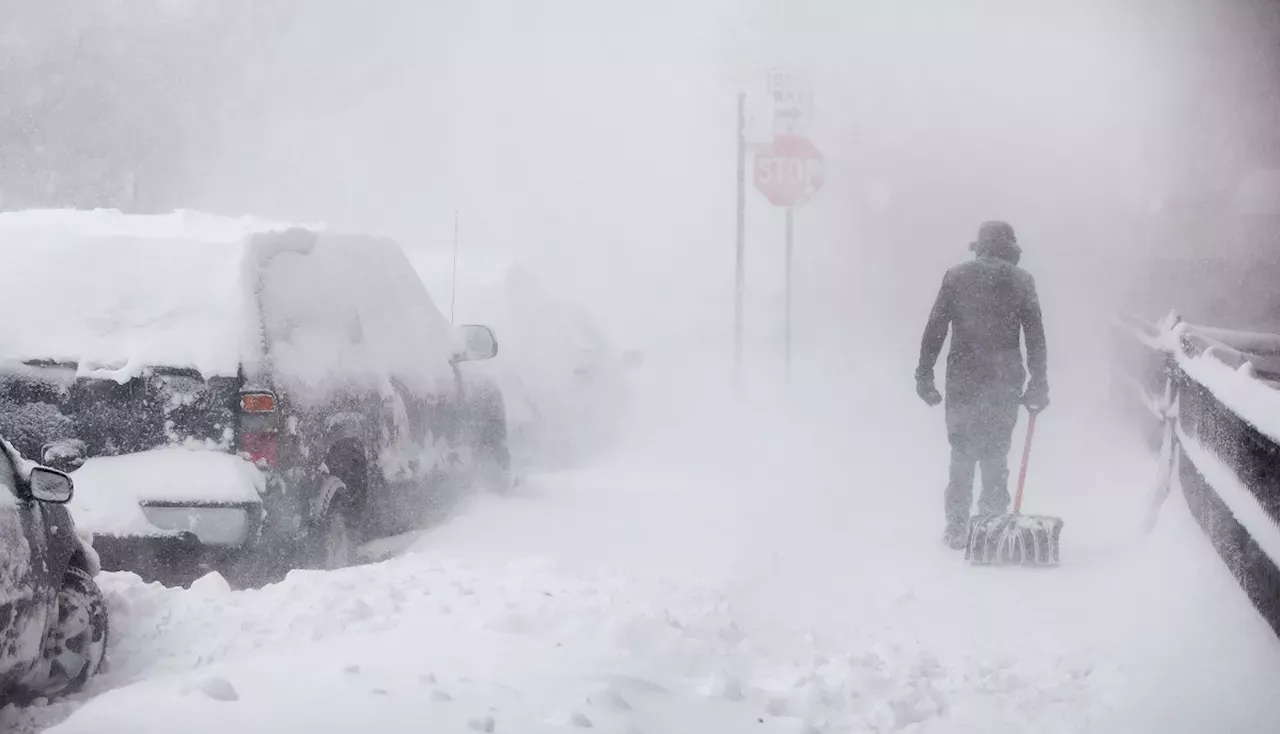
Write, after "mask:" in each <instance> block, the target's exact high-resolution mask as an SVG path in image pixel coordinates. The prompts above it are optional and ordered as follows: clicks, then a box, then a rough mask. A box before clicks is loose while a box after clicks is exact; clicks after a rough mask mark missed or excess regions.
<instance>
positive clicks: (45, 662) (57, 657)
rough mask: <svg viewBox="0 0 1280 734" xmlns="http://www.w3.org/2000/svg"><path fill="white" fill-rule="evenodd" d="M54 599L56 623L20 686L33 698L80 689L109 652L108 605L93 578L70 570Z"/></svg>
mask: <svg viewBox="0 0 1280 734" xmlns="http://www.w3.org/2000/svg"><path fill="white" fill-rule="evenodd" d="M55 598H56V603H55V606H56V610H55V613H56V615H57V616H56V621H55V623H54V625H53V626H52V627H50V629H49V631H48V632H47V633H46V634H45V639H44V644H43V645H42V648H41V654H40V660H39V662H37V663H36V665H35V667H33V668H32V669H31V671H30V672H28V673H27V675H26V676H25V677H24V678H23V680H22V683H21V685H20V687H21V688H22V689H23V690H25V691H26V692H28V693H29V694H30V695H33V696H44V697H46V698H53V697H55V696H61V695H64V694H68V693H73V692H75V691H78V690H80V689H81V688H83V687H84V685H85V683H87V682H88V681H89V679H90V678H91V677H92V676H93V675H94V674H95V673H97V672H98V670H99V668H101V667H102V661H103V659H104V658H105V657H106V653H107V636H108V631H109V623H108V619H107V603H106V600H104V599H103V598H102V591H101V590H100V589H99V588H98V585H97V584H96V583H94V581H93V577H92V576H90V575H89V574H88V573H86V572H85V571H84V570H83V569H80V568H76V567H75V566H72V567H71V568H68V569H67V572H66V575H64V576H63V577H62V588H61V589H60V590H59V591H58V594H57V597H55Z"/></svg>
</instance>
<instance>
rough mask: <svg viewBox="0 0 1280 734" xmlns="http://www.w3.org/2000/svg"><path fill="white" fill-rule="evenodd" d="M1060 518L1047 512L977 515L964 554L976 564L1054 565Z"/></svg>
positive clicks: (1056, 561) (1056, 555) (970, 529)
mask: <svg viewBox="0 0 1280 734" xmlns="http://www.w3.org/2000/svg"><path fill="white" fill-rule="evenodd" d="M1061 535H1062V519H1061V518H1058V517H1050V516H1048V515H979V516H977V517H975V518H973V521H972V522H971V523H970V524H969V544H968V546H967V547H966V548H965V551H964V555H965V558H967V559H968V560H969V561H970V562H971V563H973V564H974V565H977V566H1057V565H1058V562H1059V553H1058V550H1059V546H1058V542H1059V538H1060V536H1061Z"/></svg>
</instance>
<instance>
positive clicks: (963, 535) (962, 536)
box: [942, 521, 969, 550]
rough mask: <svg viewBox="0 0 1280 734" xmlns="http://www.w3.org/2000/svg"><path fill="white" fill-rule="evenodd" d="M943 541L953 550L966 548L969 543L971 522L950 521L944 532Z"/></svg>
mask: <svg viewBox="0 0 1280 734" xmlns="http://www.w3.org/2000/svg"><path fill="white" fill-rule="evenodd" d="M942 542H943V543H945V544H946V545H947V547H948V548H950V549H952V550H964V549H965V547H966V546H968V545H969V524H968V523H965V522H951V521H948V522H947V529H946V530H944V531H943V533H942Z"/></svg>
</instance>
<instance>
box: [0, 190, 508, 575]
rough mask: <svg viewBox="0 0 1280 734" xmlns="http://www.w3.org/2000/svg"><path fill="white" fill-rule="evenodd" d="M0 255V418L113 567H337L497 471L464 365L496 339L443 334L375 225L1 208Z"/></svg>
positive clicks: (501, 465)
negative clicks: (58, 470)
mask: <svg viewBox="0 0 1280 734" xmlns="http://www.w3.org/2000/svg"><path fill="white" fill-rule="evenodd" d="M0 255H2V256H3V257H4V259H5V261H6V262H7V263H8V266H7V267H6V269H5V271H4V273H3V274H2V275H0V280H2V281H3V283H2V285H3V287H0V305H3V306H4V307H5V308H6V312H7V313H11V314H13V313H26V314H28V315H27V317H26V318H25V319H22V320H18V321H17V322H16V323H10V321H9V320H6V322H5V323H3V324H0V430H8V431H9V432H10V433H11V434H12V435H13V436H14V439H13V440H14V441H15V443H16V444H17V445H18V446H19V447H20V448H22V449H23V450H30V451H39V452H40V454H39V455H40V456H42V457H44V458H45V460H46V461H47V462H48V463H51V464H53V465H55V466H59V467H62V468H66V469H74V470H75V471H76V482H77V485H78V486H79V491H78V492H77V497H76V500H75V502H73V503H72V512H73V513H74V514H75V515H76V517H77V520H78V521H79V522H80V523H81V524H82V525H83V526H86V527H87V528H88V529H89V530H91V531H92V532H93V533H94V535H95V538H96V540H95V545H96V547H97V548H98V551H99V553H100V555H101V558H102V563H103V566H104V568H106V569H108V570H117V569H121V570H130V571H134V572H136V573H139V574H140V575H142V576H143V577H144V578H151V579H158V580H162V581H167V582H182V581H186V580H190V579H193V578H195V577H196V576H197V575H199V574H201V573H203V572H204V571H206V570H208V569H216V570H219V571H221V572H223V573H224V574H225V575H227V576H229V577H231V578H233V579H236V580H243V581H245V582H249V583H252V582H256V581H258V580H260V579H268V578H273V577H276V576H278V575H279V574H280V573H282V572H283V571H285V570H287V569H289V568H297V567H323V568H334V567H340V566H344V565H349V564H351V563H353V562H354V561H355V560H356V558H357V552H356V551H357V547H358V546H359V545H360V544H361V543H362V542H364V541H367V540H373V539H377V538H383V537H388V536H392V535H398V534H401V533H405V532H409V531H414V530H417V529H419V528H420V527H422V526H423V524H424V523H426V522H427V521H429V520H430V519H432V518H434V517H437V516H438V515H439V512H440V511H441V510H442V509H443V508H444V507H445V506H447V505H448V502H449V500H451V499H452V498H454V497H456V496H458V494H459V492H460V490H461V489H462V488H464V487H466V486H470V485H471V484H473V483H474V480H475V477H476V476H477V474H478V472H479V471H480V470H481V469H491V468H493V467H497V469H498V472H497V473H499V474H500V473H501V472H502V470H503V469H505V468H506V467H507V466H508V465H509V457H508V455H507V450H506V446H505V443H504V441H505V429H504V427H502V426H496V427H495V426H492V425H489V424H488V423H486V421H489V420H491V419H492V416H493V414H494V412H495V411H494V409H493V407H492V406H491V405H490V404H489V402H487V401H491V399H492V396H490V395H485V394H483V393H476V392H473V391H469V390H468V389H467V388H468V386H467V385H466V384H465V383H464V381H463V380H462V377H461V374H460V371H459V364H460V363H462V362H465V361H468V360H483V359H488V358H490V357H492V356H494V354H495V353H496V351H497V342H496V340H495V338H494V335H493V333H492V332H491V331H490V330H489V329H488V328H486V327H483V326H470V327H462V328H458V329H455V328H454V327H452V326H451V325H450V324H449V323H448V322H447V320H446V319H445V318H444V317H443V315H442V314H441V313H440V311H439V310H438V309H437V308H436V306H435V304H434V303H433V302H432V300H431V297H430V295H429V294H428V292H427V290H426V288H425V287H424V286H423V284H422V282H421V281H420V280H419V279H418V278H417V277H415V275H414V273H413V269H412V267H411V266H410V265H409V263H408V262H407V261H406V258H405V255H404V252H403V250H402V249H401V248H400V247H399V245H398V244H396V243H395V242H394V241H392V240H389V239H385V238H380V237H374V236H368V235H362V234H347V233H340V232H334V231H330V230H329V229H327V228H325V227H323V226H313V227H295V226H291V225H283V224H274V223H270V222H260V221H256V220H251V219H234V220H233V219H227V218H222V217H216V216H212V215H205V214H197V213H190V212H179V213H175V214H171V215H128V214H121V213H119V212H114V211H28V212H15V213H6V214H0ZM32 304H37V308H35V309H34V310H33V309H32ZM498 412H499V414H500V411H498ZM490 473H493V472H490Z"/></svg>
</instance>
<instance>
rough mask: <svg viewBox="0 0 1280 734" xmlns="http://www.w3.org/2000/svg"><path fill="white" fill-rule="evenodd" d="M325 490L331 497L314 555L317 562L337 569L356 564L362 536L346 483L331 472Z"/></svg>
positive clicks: (327, 567)
mask: <svg viewBox="0 0 1280 734" xmlns="http://www.w3.org/2000/svg"><path fill="white" fill-rule="evenodd" d="M322 493H323V494H324V495H327V496H329V497H330V498H331V499H330V500H329V508H328V510H327V511H326V512H325V515H324V520H323V521H322V522H321V523H320V525H319V527H318V528H317V531H318V532H317V533H316V543H315V546H314V552H313V554H312V555H313V558H314V560H315V563H316V565H317V566H319V567H320V568H322V569H324V570H326V571H335V570H337V569H339V568H346V567H347V566H351V565H354V564H355V562H356V546H357V545H358V538H357V535H356V531H355V527H354V524H353V518H352V511H351V504H350V495H349V494H348V490H347V485H346V483H345V482H343V481H342V480H341V479H339V478H338V477H335V476H330V477H328V478H327V479H325V484H324V487H323V489H322Z"/></svg>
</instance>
